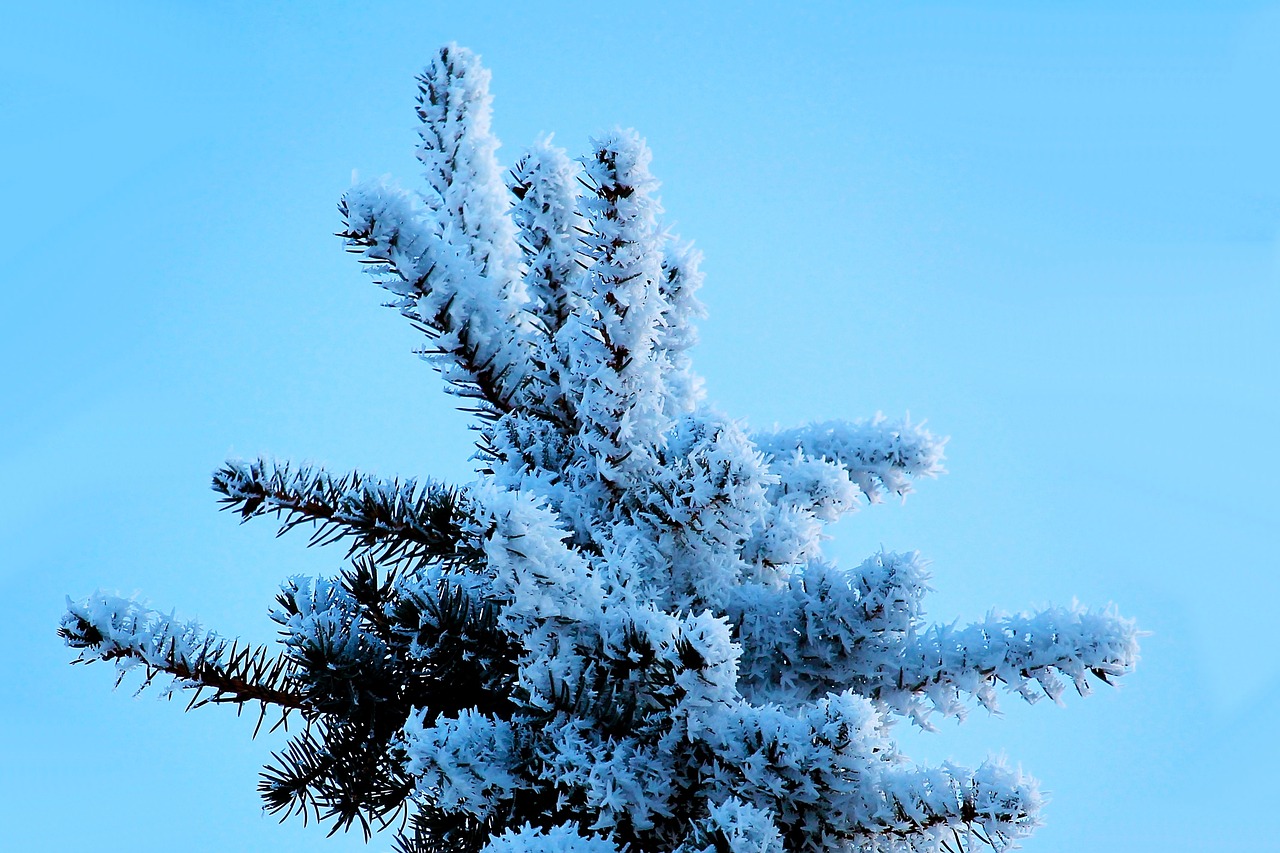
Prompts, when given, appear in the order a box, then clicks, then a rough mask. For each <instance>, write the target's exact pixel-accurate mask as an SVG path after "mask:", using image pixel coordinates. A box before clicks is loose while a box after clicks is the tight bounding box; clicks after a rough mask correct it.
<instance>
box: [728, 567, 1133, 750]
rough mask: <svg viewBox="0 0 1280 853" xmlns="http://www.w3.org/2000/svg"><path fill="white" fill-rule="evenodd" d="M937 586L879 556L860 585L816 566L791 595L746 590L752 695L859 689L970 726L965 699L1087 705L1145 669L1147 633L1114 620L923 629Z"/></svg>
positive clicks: (1041, 616) (995, 619)
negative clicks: (1072, 698) (1003, 693)
mask: <svg viewBox="0 0 1280 853" xmlns="http://www.w3.org/2000/svg"><path fill="white" fill-rule="evenodd" d="M927 581H928V575H927V573H926V572H925V571H924V567H923V566H922V565H921V563H920V562H919V559H918V557H917V556H916V555H915V554H905V555H904V554H879V555H876V556H874V557H872V558H870V559H868V560H867V561H866V562H864V563H863V564H862V566H860V567H859V568H858V569H857V570H855V571H853V572H851V573H848V574H846V573H844V572H841V571H839V570H837V569H833V568H831V567H828V566H823V565H820V564H818V565H811V566H809V567H808V568H807V569H806V571H805V572H803V573H799V574H797V575H795V576H793V578H792V579H791V582H790V583H789V585H787V586H777V585H767V584H758V585H745V586H743V587H741V588H740V591H739V593H738V595H737V597H736V599H735V601H734V602H733V603H732V604H731V606H730V617H731V619H732V621H733V622H734V624H735V626H736V628H737V631H738V640H739V642H740V643H741V645H742V649H743V655H742V663H741V667H742V679H743V688H744V691H746V692H748V694H749V695H754V696H756V698H757V699H758V700H760V701H782V702H797V701H807V700H809V699H812V698H813V697H816V696H821V695H823V694H824V693H826V692H828V691H832V690H839V689H843V688H844V687H849V686H852V687H854V688H855V689H856V690H857V691H858V692H859V693H861V694H862V695H864V696H868V697H871V698H873V699H875V700H877V701H879V702H882V703H884V704H885V705H886V706H887V707H888V708H890V709H892V710H893V711H895V712H897V713H900V714H904V715H907V716H910V717H911V718H912V719H913V720H915V722H917V723H918V724H920V725H922V726H925V727H928V725H929V723H928V720H929V716H930V715H931V714H932V713H933V712H935V711H937V712H940V713H942V714H944V715H948V716H957V717H963V716H964V715H965V713H966V711H967V705H966V699H968V698H969V697H973V698H976V699H977V701H978V702H979V703H981V704H982V705H983V706H984V707H986V708H988V709H989V710H993V711H994V710H995V709H996V707H997V699H996V687H997V685H1000V684H1003V685H1004V686H1005V689H1007V690H1009V691H1011V692H1014V693H1017V694H1019V695H1020V696H1022V697H1023V698H1025V699H1026V700H1027V701H1035V700H1036V699H1038V698H1039V697H1040V696H1042V695H1048V696H1049V697H1050V698H1052V699H1053V700H1054V701H1058V700H1059V699H1060V697H1061V696H1062V693H1063V689H1064V687H1065V684H1064V682H1063V680H1062V679H1063V678H1064V677H1065V678H1066V679H1067V680H1068V681H1069V682H1070V683H1071V684H1072V685H1073V686H1074V687H1075V689H1076V690H1077V691H1078V692H1079V693H1080V694H1081V695H1087V694H1088V693H1089V692H1090V683H1089V677H1090V676H1092V677H1094V678H1097V679H1099V680H1102V681H1104V682H1107V683H1110V682H1111V681H1112V680H1113V679H1115V678H1118V677H1120V676H1122V675H1126V674H1128V673H1129V672H1131V671H1132V670H1133V667H1134V665H1135V664H1136V662H1137V653H1138V642H1137V637H1138V632H1137V629H1136V628H1135V627H1134V625H1133V623H1132V622H1131V621H1130V620H1127V619H1123V618H1121V617H1120V616H1119V615H1117V614H1116V613H1115V612H1114V611H1113V610H1104V611H1092V610H1086V609H1083V608H1080V607H1070V608H1053V609H1049V610H1045V611H1042V612H1039V613H1032V614H1018V615H1014V616H1008V615H1000V614H997V613H992V614H990V615H989V616H988V617H987V619H986V620H984V621H983V622H980V623H977V624H974V625H970V626H968V627H965V628H956V627H954V626H931V627H925V626H924V625H923V624H922V611H921V608H920V600H921V597H922V596H923V595H924V593H925V592H926V591H927V590H928V586H927Z"/></svg>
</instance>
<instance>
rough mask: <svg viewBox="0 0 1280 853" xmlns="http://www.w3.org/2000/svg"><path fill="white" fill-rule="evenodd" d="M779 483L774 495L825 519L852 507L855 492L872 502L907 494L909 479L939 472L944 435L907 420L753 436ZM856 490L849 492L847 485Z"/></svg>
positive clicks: (821, 425)
mask: <svg viewBox="0 0 1280 853" xmlns="http://www.w3.org/2000/svg"><path fill="white" fill-rule="evenodd" d="M754 438H755V440H756V443H757V445H758V446H759V447H760V450H761V452H763V453H765V454H768V455H769V456H770V457H771V460H770V468H771V469H772V470H773V471H774V473H776V474H778V476H779V478H780V482H779V483H778V486H777V490H776V499H778V500H780V501H785V502H790V503H796V504H803V505H805V506H807V508H809V509H810V510H811V511H812V512H813V513H814V514H815V515H816V516H818V517H819V518H821V519H823V520H824V521H834V520H835V519H836V518H839V517H840V516H841V515H844V514H845V513H848V512H852V511H854V510H855V509H857V502H856V501H855V500H853V497H854V496H855V494H860V495H861V496H862V497H863V498H865V499H866V500H867V501H870V502H871V503H877V502H879V501H880V500H882V499H883V496H884V494H885V493H886V492H887V493H890V494H895V495H906V494H907V493H909V492H910V491H911V481H912V480H913V479H916V478H919V477H936V476H938V475H939V474H941V473H943V470H944V469H943V467H942V451H943V447H944V446H945V444H946V439H939V438H936V437H935V436H934V435H933V434H932V433H930V432H929V431H928V430H926V429H925V428H924V425H923V424H913V423H912V422H911V421H910V419H903V420H901V421H890V420H889V419H888V418H886V417H884V416H883V415H876V416H875V417H874V418H872V419H871V420H866V421H854V422H852V423H850V422H846V421H827V422H826V423H819V424H810V425H808V426H802V427H796V428H793V429H785V430H778V431H775V432H771V433H762V434H757V435H756V436H754ZM843 483H848V484H849V485H852V486H853V488H854V489H856V490H857V492H856V493H851V492H850V491H849V490H848V486H844V485H843Z"/></svg>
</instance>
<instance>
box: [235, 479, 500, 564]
mask: <svg viewBox="0 0 1280 853" xmlns="http://www.w3.org/2000/svg"><path fill="white" fill-rule="evenodd" d="M213 488H214V491H216V492H220V493H221V494H222V495H224V496H225V497H223V498H222V499H221V501H220V503H222V504H223V508H224V509H228V510H232V511H234V512H236V513H238V514H239V515H240V517H241V519H242V520H244V521H248V520H249V519H250V518H256V517H258V516H262V515H268V514H273V515H275V516H277V517H279V518H283V519H284V520H283V522H282V523H281V525H280V531H279V533H280V534H283V533H286V532H288V531H290V530H292V529H294V528H295V527H297V526H299V525H301V524H308V523H309V524H312V525H314V530H313V532H312V534H311V540H310V543H309V544H312V545H327V544H331V543H334V542H340V541H343V540H349V546H348V556H351V555H355V554H361V553H363V554H367V555H368V556H371V557H375V558H376V559H377V560H379V561H381V562H386V563H392V564H407V565H412V566H421V565H425V564H428V563H441V564H444V565H448V566H461V565H476V564H478V563H480V562H481V561H482V558H483V553H482V550H481V548H480V544H479V543H478V542H477V541H476V539H475V538H474V535H473V532H472V529H471V521H472V517H471V515H470V511H469V509H468V505H467V501H466V499H465V498H464V496H463V493H462V492H460V491H459V490H457V489H453V488H450V487H448V486H442V485H440V484H438V483H432V482H430V481H428V482H426V483H418V482H417V481H415V480H403V481H402V480H377V479H374V478H371V477H368V476H366V475H363V474H360V473H359V472H356V471H352V472H350V473H348V474H344V475H342V476H340V477H335V476H333V475H331V474H329V473H328V472H326V471H323V470H319V469H314V468H308V467H302V468H293V467H291V466H289V465H288V464H287V463H276V462H272V461H270V460H265V459H257V460H255V461H253V462H242V461H239V460H231V461H228V462H227V463H226V464H225V465H223V466H222V467H221V468H219V469H218V470H217V471H215V472H214V474H213Z"/></svg>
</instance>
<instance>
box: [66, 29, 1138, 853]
mask: <svg viewBox="0 0 1280 853" xmlns="http://www.w3.org/2000/svg"><path fill="white" fill-rule="evenodd" d="M488 81H489V76H488V72H487V71H486V70H485V69H484V68H483V67H482V66H481V65H480V62H479V60H478V58H477V57H476V56H475V55H474V54H472V53H470V52H468V51H466V50H465V49H462V48H459V47H457V46H453V45H450V46H448V47H445V48H444V49H442V50H441V51H440V52H439V53H438V54H437V55H436V56H435V57H434V58H433V60H432V62H431V64H430V65H429V66H428V67H427V69H426V70H425V71H424V72H423V75H422V76H421V78H420V80H419V83H420V85H419V97H418V117H419V119H420V120H421V129H420V143H419V145H418V150H417V153H418V159H419V161H420V162H421V163H422V165H423V169H424V174H423V177H424V181H423V184H422V185H421V186H420V187H419V188H418V189H414V190H406V189H401V188H399V187H396V186H393V185H390V184H387V183H382V182H374V183H368V184H363V185H360V186H357V187H355V188H353V189H352V190H351V191H350V192H348V193H347V194H346V195H345V196H344V198H343V199H342V201H341V212H342V216H343V219H344V225H343V229H342V231H341V236H342V238H343V239H344V241H345V243H346V246H347V248H348V249H349V250H350V251H351V252H353V253H355V254H356V255H357V256H358V258H359V260H360V261H361V262H362V263H363V264H365V265H366V268H367V269H368V271H369V272H371V273H372V274H373V276H374V277H375V279H376V280H377V282H378V283H379V284H380V285H381V286H382V287H383V288H385V289H386V290H387V291H389V292H390V294H391V302H390V305H391V307H394V308H396V309H397V310H399V312H400V313H401V314H403V315H404V316H405V317H406V318H408V319H409V321H410V322H411V323H413V325H414V326H415V327H416V328H418V329H419V330H421V331H422V333H423V334H424V336H425V338H426V341H427V343H426V345H425V346H424V348H423V350H422V355H423V356H424V357H425V358H426V359H427V360H428V361H429V362H430V363H431V364H432V365H433V366H434V367H435V368H436V369H437V370H438V371H439V372H440V373H441V375H442V377H443V379H444V381H445V387H446V389H447V390H449V391H450V392H451V393H452V394H454V395H456V396H458V397H459V398H461V399H462V401H463V405H464V407H465V408H466V409H467V410H468V411H471V412H473V413H474V415H475V418H476V421H475V426H476V430H477V440H478V446H479V451H478V457H477V458H478V459H479V461H480V465H481V469H480V471H479V472H478V476H477V479H476V480H475V481H474V482H472V483H469V484H465V485H461V486H451V485H445V484H440V483H436V482H432V481H419V480H413V479H397V480H390V481H384V480H378V479H376V478H371V477H368V476H365V475H361V474H359V473H356V472H352V473H348V474H344V475H334V474H331V473H329V472H326V471H324V470H321V469H313V468H294V467H291V466H288V465H285V464H281V463H276V462H272V461H270V460H261V459H260V460H255V461H249V462H244V461H234V460H233V461H231V462H228V463H227V465H225V466H224V467H223V468H221V469H220V470H219V471H217V472H216V473H215V475H214V488H215V490H217V491H218V492H219V493H220V494H221V495H222V501H223V504H224V506H225V507H226V508H227V509H230V510H232V511H234V512H236V513H238V514H240V515H241V516H242V517H243V518H244V519H246V520H247V519H250V518H256V517H259V516H263V515H274V516H276V517H277V518H278V519H279V520H280V523H281V532H284V531H288V530H292V529H294V528H299V527H301V528H304V529H308V530H310V532H311V542H312V543H313V544H334V543H340V544H342V545H344V546H345V547H346V548H347V551H348V553H347V556H348V557H349V558H350V563H351V565H350V568H349V569H348V570H347V571H346V572H344V573H343V574H342V575H341V576H339V577H336V578H320V579H310V578H292V579H289V580H288V581H286V583H285V584H284V586H283V588H282V591H281V593H280V595H279V596H278V599H277V603H276V608H275V609H274V610H273V611H272V614H271V615H272V618H273V619H274V621H275V622H276V623H277V625H278V626H279V629H280V635H281V637H280V643H281V647H280V649H279V650H278V651H276V652H272V651H271V650H270V649H268V648H266V647H251V646H245V645H243V644H240V643H238V642H229V641H226V640H223V639H220V638H218V637H217V636H216V635H214V634H211V633H208V632H206V631H204V630H203V629H202V628H200V627H199V626H198V625H195V624H193V623H183V622H179V621H177V620H175V619H174V618H173V617H172V616H165V615H164V614H163V613H159V612H157V611H153V610H150V609H148V608H146V607H145V606H143V605H141V604H139V603H138V602H136V601H132V600H127V599H121V598H118V597H115V596H110V595H104V594H97V595H95V596H92V597H90V598H88V599H86V600H84V601H80V602H71V603H69V606H68V612H67V614H66V616H65V617H64V619H63V623H62V628H61V633H62V636H63V637H64V638H65V640H66V642H67V643H68V644H69V645H70V646H72V647H73V648H76V649H78V650H80V653H81V658H82V659H84V660H103V661H113V662H114V663H115V665H116V666H117V667H119V668H120V669H121V673H122V676H123V674H124V673H125V672H126V671H128V670H129V669H134V668H136V669H138V670H140V671H141V672H142V673H143V675H144V679H145V681H146V682H147V683H149V682H150V681H151V680H152V679H153V678H155V677H157V676H161V675H163V676H167V677H169V683H168V685H167V689H168V690H169V691H175V690H188V689H189V690H191V691H193V692H192V700H191V702H192V704H193V705H198V704H206V703H230V704H234V705H236V706H238V707H244V706H247V705H248V706H254V707H257V708H259V709H260V711H261V712H262V713H261V715H260V717H259V722H260V723H261V722H262V721H264V720H265V719H267V717H268V716H270V717H272V719H273V720H276V719H281V720H283V719H287V718H289V717H293V718H295V719H299V720H301V722H302V728H301V731H300V732H298V733H297V734H296V735H295V736H294V737H293V739H292V740H291V741H290V742H289V744H288V745H287V746H286V747H285V748H284V749H283V750H282V751H281V752H279V753H277V754H276V755H275V756H274V759H273V762H272V763H271V764H270V765H268V767H267V769H266V770H265V771H264V773H263V776H262V781H261V784H260V789H261V792H262V795H263V798H264V801H265V802H266V804H267V807H268V808H269V809H271V810H273V811H277V812H280V813H282V814H283V815H284V816H288V815H290V814H295V813H298V814H301V815H303V817H304V819H306V818H316V819H318V820H328V821H331V822H332V828H333V829H334V830H337V829H345V828H350V827H352V826H360V827H362V828H363V829H364V830H365V831H366V832H369V831H371V830H372V829H373V828H375V827H378V826H387V825H391V824H396V823H399V825H400V827H401V832H400V835H399V844H400V845H401V847H402V849H403V850H405V851H445V850H449V851H465V850H484V851H486V853H517V851H534V850H537V851H564V853H569V851H574V853H577V851H582V853H586V851H590V853H620V851H623V850H630V851H680V852H681V853H694V851H699V853H702V851H716V852H717V853H723V851H733V852H734V853H746V851H770V853H778V852H779V851H804V853H810V851H812V853H819V851H821V853H827V851H830V853H835V851H847V850H867V851H870V850H913V851H917V850H937V849H944V848H948V847H952V848H955V847H967V846H968V845H970V844H972V843H973V841H975V840H978V841H981V842H984V843H987V844H990V845H991V846H994V847H996V848H1002V847H1005V846H1007V845H1009V844H1012V843H1015V842H1016V841H1017V840H1018V839H1020V838H1023V837H1025V836H1026V835H1028V834H1029V833H1030V832H1031V831H1032V830H1033V829H1034V828H1035V826H1036V825H1037V824H1038V822H1039V820H1040V818H1039V815H1040V809H1041V805H1042V801H1041V797H1040V795H1039V793H1038V789H1037V786H1036V783H1035V782H1034V781H1033V780H1031V779H1030V778H1028V777H1026V776H1023V775H1022V774H1021V773H1020V772H1018V771H1015V770H1012V769H1010V768H1009V767H1007V766H1006V765H1004V764H1003V763H1001V762H996V761H991V762H987V763H985V764H983V765H982V766H980V767H978V768H976V769H967V768H962V767H958V766H953V765H944V766H942V767H936V768H930V767H919V766H915V765H912V764H911V763H909V762H908V760H907V759H906V758H905V757H904V756H903V755H902V754H901V753H900V752H899V750H898V748H897V747H896V745H895V744H894V742H893V740H892V738H891V733H892V732H891V730H892V726H893V725H894V724H895V723H896V722H897V721H899V720H902V719H906V720H910V721H911V722H912V723H914V724H917V725H920V726H923V727H926V728H928V727H930V726H931V719H932V718H934V717H935V716H937V715H942V716H954V717H961V718H962V717H963V716H964V715H965V713H966V711H967V710H968V708H969V707H970V706H971V705H972V704H973V703H974V702H976V703H979V704H981V705H983V706H984V707H986V708H988V709H994V708H995V707H996V706H997V701H998V690H999V688H1001V687H1002V688H1003V689H1005V690H1007V691H1012V692H1015V693H1017V694H1019V695H1021V696H1022V697H1023V698H1025V699H1026V700H1028V701H1035V700H1036V699H1038V698H1039V697H1041V696H1046V695H1047V696H1048V697H1050V698H1051V699H1053V700H1054V701H1055V702H1056V701H1060V699H1061V697H1062V696H1063V694H1064V693H1065V688H1066V686H1067V684H1068V683H1069V684H1070V685H1071V686H1072V687H1074V688H1075V689H1076V691H1077V692H1079V693H1080V694H1082V695H1083V694H1086V693H1088V692H1089V691H1090V687H1091V679H1092V680H1095V681H1096V680H1101V681H1104V682H1110V681H1112V680H1114V679H1115V678H1118V677H1120V676H1122V675H1125V674H1127V673H1128V672H1129V671H1131V670H1132V668H1133V666H1134V664H1135V663H1136V660H1137V632H1136V629H1135V628H1134V626H1133V625H1132V623H1130V622H1129V621H1127V620H1125V619H1122V618H1121V617H1119V616H1118V615H1117V614H1116V613H1115V612H1114V611H1112V610H1103V611H1097V610H1087V609H1084V608H1080V607H1078V606H1072V607H1069V608H1052V609H1048V610H1044V611H1040V612H1036V613H1025V614H1017V615H1004V614H1000V613H996V612H993V613H991V614H989V615H988V616H986V617H985V618H984V619H983V620H981V621H979V622H976V623H974V624H972V625H968V626H963V627H962V626H956V625H930V624H929V623H927V622H926V620H925V617H924V610H923V606H922V601H923V597H924V595H925V594H926V593H927V592H928V589H929V587H928V582H929V575H928V572H927V570H926V568H925V565H924V562H923V560H922V559H921V558H920V557H919V556H918V555H916V554H913V553H908V554H897V553H888V552H882V553H878V554H874V555H872V556H870V557H869V558H867V559H866V560H865V561H864V562H863V563H862V564H861V565H859V566H857V567H853V568H843V567H838V566H836V565H834V564H832V563H830V562H828V561H826V560H825V559H824V558H823V555H822V551H821V544H822V541H823V538H824V535H825V534H824V528H825V526H826V525H827V524H830V523H831V522H834V521H836V520H837V519H839V518H840V517H842V516H844V515H847V514H849V513H851V512H854V511H856V510H857V509H858V508H859V507H860V506H861V505H864V504H866V503H870V502H877V501H880V500H882V499H883V498H884V497H885V496H887V495H898V496H905V495H906V494H907V493H909V492H910V491H911V489H912V486H913V483H914V481H916V480H918V479H921V478H932V477H935V476H937V475H938V474H940V473H942V471H943V468H942V462H943V446H944V440H943V439H940V438H938V437H936V436H934V435H933V434H932V433H931V432H929V431H928V430H927V429H925V428H924V426H923V425H922V424H920V423H913V422H912V421H910V420H908V419H901V420H891V419H888V418H885V417H883V416H881V415H875V416H874V417H871V418H867V419H864V420H859V421H850V422H829V423H821V424H810V425H805V426H798V427H794V428H788V429H779V430H774V431H768V432H753V431H751V430H750V429H748V428H747V427H746V426H745V425H744V424H742V423H741V422H739V421H736V420H734V419H732V418H730V417H727V416H725V415H723V414H720V413H718V412H716V411H715V410H713V409H712V408H711V407H709V406H708V405H707V404H706V402H705V400H704V397H703V392H702V381H701V380H700V379H699V378H698V377H697V375H696V374H695V373H694V372H693V370H692V365H691V361H690V355H689V351H690V348H691V347H692V346H693V344H694V343H695V341H696V331H695V329H694V322H695V321H696V320H697V319H698V318H699V317H700V316H702V313H703V309H702V306H701V305H700V303H699V302H698V300H697V295H696V294H697V291H698V289H699V287H700V286H701V284H702V274H701V273H700V271H699V260H700V259H699V256H698V254H697V253H696V252H695V251H694V250H693V249H692V248H691V247H690V246H689V245H688V244H686V243H684V242H682V241H681V240H679V239H678V238H677V237H675V236H674V235H673V234H672V233H671V232H670V230H669V229H668V228H667V227H666V226H665V225H663V223H662V219H661V216H662V207H661V204H660V203H659V201H658V197H657V189H658V185H657V182H656V181H655V179H654V178H653V176H652V175H651V174H650V172H649V162H650V155H649V151H648V149H647V147H646V146H645V143H644V141H643V140H642V139H641V138H640V137H639V136H638V135H637V134H636V133H635V132H634V131H630V130H617V131H612V132H610V133H607V134H604V135H602V136H600V137H599V138H597V139H595V140H592V142H591V145H590V149H589V151H588V153H587V154H585V155H584V156H582V157H581V158H579V159H577V160H571V159H570V158H569V157H568V156H567V154H566V153H565V152H563V151H561V150H559V149H557V148H555V147H554V146H552V145H551V144H550V143H549V142H546V141H543V142H540V143H538V144H536V145H534V146H533V147H532V148H530V149H529V150H528V151H527V152H525V153H524V154H522V155H521V156H520V157H519V158H518V159H517V160H516V162H515V164H514V166H512V167H511V169H510V170H509V171H507V172H505V173H504V171H503V170H502V169H501V168H500V167H499V165H498V162H497V159H496V150H497V147H498V143H497V141H496V139H494V137H493V136H492V133H491V130H490V109H491V99H490V96H489V93H488Z"/></svg>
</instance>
